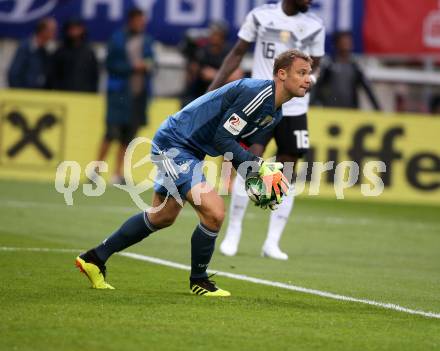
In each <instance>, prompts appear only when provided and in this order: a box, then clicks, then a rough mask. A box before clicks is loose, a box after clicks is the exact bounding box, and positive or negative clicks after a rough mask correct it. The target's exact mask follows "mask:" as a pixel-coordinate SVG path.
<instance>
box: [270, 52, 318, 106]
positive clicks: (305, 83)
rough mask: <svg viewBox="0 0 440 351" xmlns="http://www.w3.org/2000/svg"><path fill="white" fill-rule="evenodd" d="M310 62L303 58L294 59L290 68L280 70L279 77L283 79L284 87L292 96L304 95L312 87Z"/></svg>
mask: <svg viewBox="0 0 440 351" xmlns="http://www.w3.org/2000/svg"><path fill="white" fill-rule="evenodd" d="M311 73H312V67H311V65H310V63H309V62H308V61H306V60H304V59H302V58H296V59H295V60H293V62H292V64H291V66H290V68H289V69H288V70H280V71H279V77H278V78H280V79H281V81H283V85H284V89H285V90H286V92H287V93H288V94H289V95H291V96H292V97H303V96H304V95H306V93H307V92H308V91H309V89H310V84H311V80H310V74H311Z"/></svg>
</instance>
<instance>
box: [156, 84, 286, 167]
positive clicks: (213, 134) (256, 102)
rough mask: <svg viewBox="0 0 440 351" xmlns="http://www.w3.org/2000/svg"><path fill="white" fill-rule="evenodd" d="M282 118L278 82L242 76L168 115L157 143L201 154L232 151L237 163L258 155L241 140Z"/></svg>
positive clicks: (271, 126)
mask: <svg viewBox="0 0 440 351" xmlns="http://www.w3.org/2000/svg"><path fill="white" fill-rule="evenodd" d="M281 118H282V114H281V109H276V108H275V82H274V81H273V80H262V79H249V78H245V79H240V80H237V81H234V82H232V83H229V84H226V85H225V86H223V87H221V88H219V89H217V90H214V91H212V92H209V93H207V94H205V95H203V96H201V97H199V98H198V99H196V100H194V101H193V102H192V103H190V104H189V105H187V106H186V107H185V108H183V109H182V110H181V111H179V112H177V113H176V114H174V115H172V116H170V117H169V118H167V119H166V120H165V121H164V122H163V123H162V125H161V126H160V128H159V129H158V131H157V132H156V135H155V137H154V143H155V144H157V145H158V146H159V147H161V146H164V145H166V146H170V145H172V146H174V147H178V148H183V149H187V150H189V151H191V152H193V153H194V154H195V155H197V156H198V157H199V158H203V157H205V155H210V156H219V155H223V154H224V153H226V152H232V154H233V163H234V166H236V165H239V164H240V163H241V162H244V161H251V160H255V159H256V157H255V156H254V155H253V154H251V153H250V152H248V151H246V150H245V149H244V148H243V147H241V146H240V144H239V142H240V141H241V140H243V139H244V138H247V137H249V136H251V135H252V136H254V135H256V134H258V133H266V132H267V131H268V130H269V129H273V128H274V127H275V125H276V124H277V123H279V122H280V120H281Z"/></svg>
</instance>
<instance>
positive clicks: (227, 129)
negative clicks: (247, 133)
mask: <svg viewBox="0 0 440 351" xmlns="http://www.w3.org/2000/svg"><path fill="white" fill-rule="evenodd" d="M234 90H235V91H233V92H231V94H230V96H227V97H226V99H227V101H226V103H229V107H228V108H227V109H226V112H225V113H224V115H223V118H222V120H221V121H220V123H219V125H218V128H217V131H216V134H215V137H214V145H215V147H216V149H217V151H219V153H220V154H225V153H226V152H230V153H232V156H233V158H232V165H233V166H234V168H235V169H236V170H238V171H240V170H239V166H240V165H241V164H242V163H243V162H246V161H255V162H259V161H260V158H259V157H257V156H255V155H254V154H252V153H251V152H249V151H247V150H245V149H244V148H243V147H241V146H240V144H239V143H238V142H237V139H239V138H240V136H241V135H243V133H244V129H245V127H246V125H247V123H248V122H250V121H251V120H252V119H253V118H255V117H254V115H255V114H254V112H255V111H256V110H257V109H258V107H260V106H261V104H263V103H264V101H265V100H266V99H267V98H269V97H270V96H271V95H272V94H273V88H272V84H269V85H266V86H262V87H260V88H259V89H254V88H248V87H242V88H238V87H237V88H235V89H234ZM231 95H232V96H231ZM241 175H242V176H243V177H246V174H241Z"/></svg>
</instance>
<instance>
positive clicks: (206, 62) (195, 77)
mask: <svg viewBox="0 0 440 351" xmlns="http://www.w3.org/2000/svg"><path fill="white" fill-rule="evenodd" d="M227 34H228V27H227V25H226V24H225V23H223V22H214V23H212V24H211V25H210V27H209V36H208V40H207V43H205V44H204V45H203V44H201V45H200V46H199V47H194V45H195V42H194V41H188V44H187V45H186V48H192V50H188V49H187V50H186V51H185V50H184V53H186V55H187V61H188V64H187V72H186V88H185V92H184V94H183V96H182V105H183V106H184V105H186V104H188V103H190V102H191V101H192V100H194V99H196V98H198V97H199V96H201V95H203V94H205V93H206V90H207V89H208V87H209V85H210V84H211V82H212V81H213V79H214V77H215V76H216V74H217V71H218V69H219V68H220V66H221V65H222V63H223V60H224V59H225V57H226V56H227V55H228V53H229V51H230V50H231V45H229V43H228V42H227V41H226V38H227ZM242 77H243V72H242V71H241V70H240V69H237V70H236V71H235V72H234V73H232V75H231V76H230V77H229V80H228V82H231V81H233V80H236V79H240V78H242Z"/></svg>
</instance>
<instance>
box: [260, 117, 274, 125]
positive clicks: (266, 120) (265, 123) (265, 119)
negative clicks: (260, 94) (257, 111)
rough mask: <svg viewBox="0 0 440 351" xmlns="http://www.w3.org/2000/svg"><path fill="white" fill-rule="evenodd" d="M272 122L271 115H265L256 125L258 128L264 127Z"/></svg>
mask: <svg viewBox="0 0 440 351" xmlns="http://www.w3.org/2000/svg"><path fill="white" fill-rule="evenodd" d="M272 121H273V117H272V116H271V115H267V116H266V117H264V118H263V119H262V121H261V122H259V123H258V125H259V126H260V127H264V126H267V125H269V124H271V123H272Z"/></svg>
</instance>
